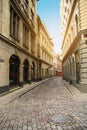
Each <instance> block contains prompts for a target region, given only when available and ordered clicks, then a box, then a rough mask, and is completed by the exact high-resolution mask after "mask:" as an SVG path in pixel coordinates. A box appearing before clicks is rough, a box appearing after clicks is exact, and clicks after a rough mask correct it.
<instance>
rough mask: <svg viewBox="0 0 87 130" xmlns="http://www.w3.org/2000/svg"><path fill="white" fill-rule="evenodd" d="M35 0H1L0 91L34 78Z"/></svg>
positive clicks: (35, 60) (35, 74)
mask: <svg viewBox="0 0 87 130" xmlns="http://www.w3.org/2000/svg"><path fill="white" fill-rule="evenodd" d="M35 41H36V0H6V1H5V0H0V93H2V92H4V91H8V90H9V89H11V88H13V87H14V86H17V85H22V84H25V83H29V82H31V81H35V80H37V50H36V48H37V45H36V44H35Z"/></svg>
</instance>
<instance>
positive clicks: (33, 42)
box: [31, 35, 35, 53]
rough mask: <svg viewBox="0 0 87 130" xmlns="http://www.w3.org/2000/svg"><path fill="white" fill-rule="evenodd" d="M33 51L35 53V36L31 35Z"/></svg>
mask: <svg viewBox="0 0 87 130" xmlns="http://www.w3.org/2000/svg"><path fill="white" fill-rule="evenodd" d="M31 52H32V53H35V38H34V37H33V36H32V35H31Z"/></svg>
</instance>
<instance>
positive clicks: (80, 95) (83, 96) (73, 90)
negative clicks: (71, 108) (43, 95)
mask: <svg viewBox="0 0 87 130" xmlns="http://www.w3.org/2000/svg"><path fill="white" fill-rule="evenodd" d="M63 83H64V84H65V86H66V87H67V89H68V90H69V92H70V93H71V95H72V96H73V97H74V98H75V99H79V100H80V101H85V100H86V101H87V94H86V93H82V92H80V90H78V89H77V88H76V87H75V86H74V85H70V84H69V83H68V82H66V81H65V80H63Z"/></svg>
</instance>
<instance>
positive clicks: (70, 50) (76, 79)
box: [60, 0, 87, 92]
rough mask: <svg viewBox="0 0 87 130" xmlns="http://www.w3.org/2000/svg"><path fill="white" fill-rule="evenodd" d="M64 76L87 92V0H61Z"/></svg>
mask: <svg viewBox="0 0 87 130" xmlns="http://www.w3.org/2000/svg"><path fill="white" fill-rule="evenodd" d="M60 14H61V33H62V50H63V53H62V57H63V78H64V79H65V80H66V81H68V82H70V84H74V85H75V86H76V87H77V88H78V89H79V90H81V91H82V92H87V0H61V10H60Z"/></svg>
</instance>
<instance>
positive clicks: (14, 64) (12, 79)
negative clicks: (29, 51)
mask: <svg viewBox="0 0 87 130" xmlns="http://www.w3.org/2000/svg"><path fill="white" fill-rule="evenodd" d="M18 83H19V58H18V57H17V56H15V55H12V56H11V58H10V60H9V84H10V85H16V84H18Z"/></svg>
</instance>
